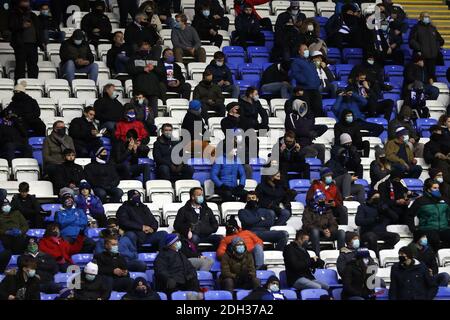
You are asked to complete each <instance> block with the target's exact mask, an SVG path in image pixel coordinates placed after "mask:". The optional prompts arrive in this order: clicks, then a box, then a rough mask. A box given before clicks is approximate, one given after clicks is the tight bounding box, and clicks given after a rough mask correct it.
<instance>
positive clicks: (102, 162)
mask: <svg viewBox="0 0 450 320" xmlns="http://www.w3.org/2000/svg"><path fill="white" fill-rule="evenodd" d="M95 161H97V163H100V164H106V161H105V160H102V159H100V158H98V157H97V158H95Z"/></svg>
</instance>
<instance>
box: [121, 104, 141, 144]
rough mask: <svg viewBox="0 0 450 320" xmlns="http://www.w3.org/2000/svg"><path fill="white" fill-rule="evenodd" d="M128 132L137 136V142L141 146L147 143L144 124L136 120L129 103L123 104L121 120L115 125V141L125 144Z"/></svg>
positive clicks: (134, 112) (134, 111) (133, 110)
mask: <svg viewBox="0 0 450 320" xmlns="http://www.w3.org/2000/svg"><path fill="white" fill-rule="evenodd" d="M130 130H135V131H136V133H137V134H138V140H137V141H139V142H141V143H142V144H144V145H146V144H147V143H148V137H149V135H148V132H147V130H146V129H145V126H144V124H143V123H142V122H141V121H138V120H137V119H136V110H135V108H134V106H133V105H132V104H131V103H127V104H125V113H124V115H123V118H122V119H121V120H119V122H117V124H116V131H115V133H114V136H115V138H116V139H117V140H119V141H122V142H127V133H128V131H130Z"/></svg>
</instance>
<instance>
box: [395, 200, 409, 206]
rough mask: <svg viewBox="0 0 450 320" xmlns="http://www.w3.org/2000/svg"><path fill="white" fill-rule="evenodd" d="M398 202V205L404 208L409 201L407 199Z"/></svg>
mask: <svg viewBox="0 0 450 320" xmlns="http://www.w3.org/2000/svg"><path fill="white" fill-rule="evenodd" d="M396 202H397V204H398V205H401V206H404V205H406V203H407V200H406V199H398V200H397V201H396Z"/></svg>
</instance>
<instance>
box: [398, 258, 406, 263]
mask: <svg viewBox="0 0 450 320" xmlns="http://www.w3.org/2000/svg"><path fill="white" fill-rule="evenodd" d="M398 261H399V262H400V264H403V263H405V261H406V257H405V256H398Z"/></svg>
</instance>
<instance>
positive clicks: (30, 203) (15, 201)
mask: <svg viewBox="0 0 450 320" xmlns="http://www.w3.org/2000/svg"><path fill="white" fill-rule="evenodd" d="M11 210H12V211H14V210H18V211H20V213H21V214H22V215H23V216H24V217H25V219H27V220H29V221H33V222H34V221H35V216H36V215H38V214H39V212H40V211H41V206H40V205H39V202H38V201H37V200H36V197H35V196H34V195H31V194H29V195H28V196H27V197H26V198H25V199H24V198H22V197H21V196H20V195H18V194H15V195H14V196H13V198H12V200H11Z"/></svg>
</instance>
